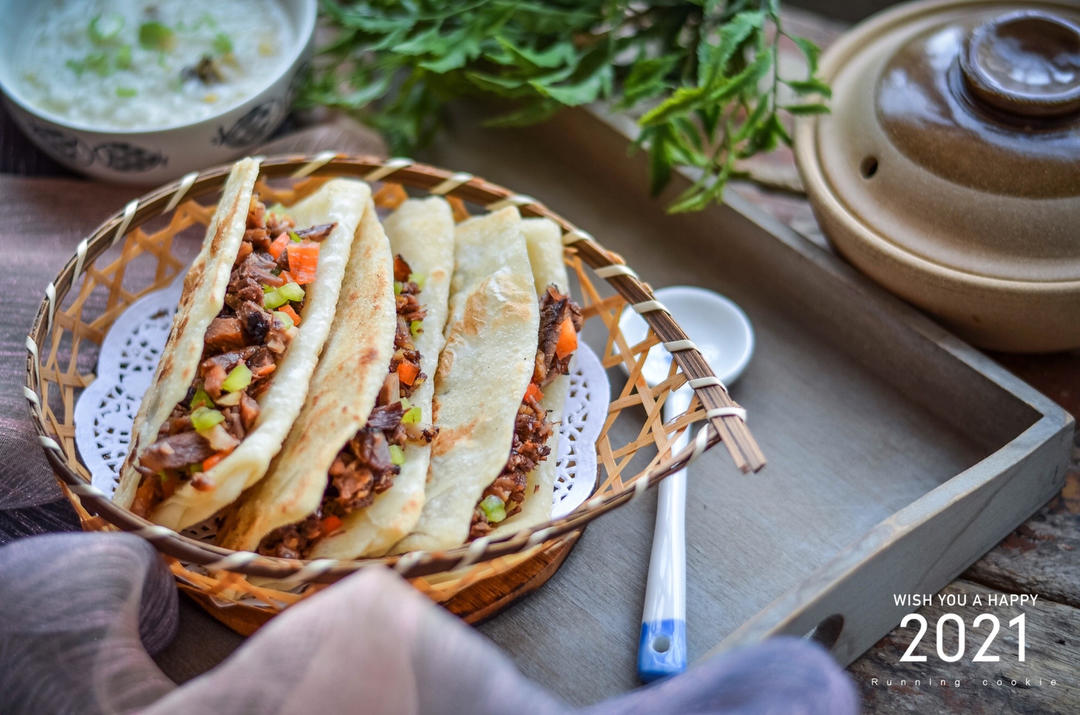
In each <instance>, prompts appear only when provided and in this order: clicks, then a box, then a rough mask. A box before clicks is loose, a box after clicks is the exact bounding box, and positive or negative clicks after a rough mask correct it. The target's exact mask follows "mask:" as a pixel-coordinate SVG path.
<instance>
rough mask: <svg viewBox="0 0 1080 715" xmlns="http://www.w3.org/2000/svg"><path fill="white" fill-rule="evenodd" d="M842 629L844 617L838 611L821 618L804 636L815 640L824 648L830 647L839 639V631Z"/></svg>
mask: <svg viewBox="0 0 1080 715" xmlns="http://www.w3.org/2000/svg"><path fill="white" fill-rule="evenodd" d="M843 630H844V617H843V616H841V615H840V614H839V613H834V614H832V615H831V616H828V617H827V618H825V619H823V620H822V621H821V623H819V624H817V625H816V626H814V627H813V628H812V629H811V630H810V632H809V633H807V634H806V635H805V636H803V637H804V638H806V639H808V640H812V641H817V642H818V643H820V644H821V645H822V646H824V647H825V648H832V647H833V646H834V645H836V641H838V640H840V632H841V631H843Z"/></svg>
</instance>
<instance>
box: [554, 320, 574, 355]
mask: <svg viewBox="0 0 1080 715" xmlns="http://www.w3.org/2000/svg"><path fill="white" fill-rule="evenodd" d="M575 350H577V331H576V330H574V322H573V321H572V320H570V318H565V319H563V322H562V324H561V325H560V326H559V341H558V342H557V343H555V354H556V355H557V356H559V359H560V360H561V359H562V358H564V357H566V356H567V355H569V354H571V353H572V352H574V351H575Z"/></svg>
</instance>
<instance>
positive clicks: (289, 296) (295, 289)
mask: <svg viewBox="0 0 1080 715" xmlns="http://www.w3.org/2000/svg"><path fill="white" fill-rule="evenodd" d="M277 291H278V293H280V294H281V296H282V297H283V298H285V300H291V301H301V300H303V299H304V289H303V288H301V287H300V284H299V283H295V282H294V283H286V284H285V285H283V286H281V287H280V288H278V289H277Z"/></svg>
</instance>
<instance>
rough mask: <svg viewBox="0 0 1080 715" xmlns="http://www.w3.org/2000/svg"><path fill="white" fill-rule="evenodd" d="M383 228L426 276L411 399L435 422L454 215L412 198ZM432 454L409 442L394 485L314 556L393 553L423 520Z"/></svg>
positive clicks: (436, 201)
mask: <svg viewBox="0 0 1080 715" xmlns="http://www.w3.org/2000/svg"><path fill="white" fill-rule="evenodd" d="M384 227H385V228H386V233H387V236H389V238H390V252H391V253H393V254H400V255H401V257H402V258H404V259H405V260H406V261H407V262H408V263H409V265H410V266H411V267H412V269H413V272H414V273H417V274H419V275H421V276H424V278H425V283H424V287H423V290H421V291H420V303H421V304H422V305H423V306H424V308H425V310H426V315H425V317H424V324H423V331H422V332H421V333H420V334H419V335H418V336H416V339H415V341H414V345H415V347H416V349H417V350H419V351H420V369H421V371H422V372H423V373H424V374H425V375H428V376H429V378H428V379H427V380H426V381H425V382H424V383H423V384H421V385H420V386H419V387H417V388H416V390H415V391H414V392H413V393H412V396H411V397H410V398H409V401H410V402H411V403H412V405H413V406H414V407H419V408H420V410H421V418H420V422H421V423H424V424H431V422H432V418H431V398H432V396H433V395H434V392H435V380H434V379H431V376H433V375H434V374H435V369H436V366H437V364H438V360H439V353H440V351H441V350H442V347H443V342H444V337H443V327H444V326H445V324H446V318H447V314H448V312H449V304H448V299H449V293H450V275H451V273H452V272H453V267H454V219H453V216H452V215H451V212H450V205H449V204H448V203H447V202H446V201H445V200H444V199H441V198H438V197H431V198H427V199H409V200H408V201H406V202H405V203H403V204H402V205H401V207H400V208H398V210H397V211H395V212H394V213H393V214H392V215H391V216H390V217H389V218H387V219H386V221H385V223H384ZM384 371H385V367H384ZM430 456H431V446H430V445H427V444H415V443H413V442H409V443H407V444H406V445H405V463H404V464H402V465H401V473H400V474H398V475H397V477H395V478H394V484H393V486H391V487H390V488H389V489H388V490H386V491H385V492H383V493H382V494H380V495H378V496H377V497H375V502H374V503H373V504H372V505H371V506H369V507H367V508H366V509H360V510H357V511H355V512H353V513H351V514H349V515H348V516H347V517H345V521H344V523H343V525H342V528H341V529H340V530H339V531H338V532H336V533H335V534H333V535H331V536H328V537H325V538H323V539H320V540H319V541H317V542H316V543H315V546H314V547H313V548H312V550H311V554H310V556H311V558H335V559H352V558H359V557H363V556H381V555H383V554H385V553H386V552H387V551H389V550H390V547H392V546H393V545H394V544H395V543H397V542H398V541H399V540H400V539H401V538H402V537H404V536H405V535H406V534H408V533H409V532H410V531H412V529H413V527H414V526H415V525H416V522H417V519H419V518H420V512H421V510H422V509H423V507H424V485H425V482H426V480H427V474H428V464H429V459H430Z"/></svg>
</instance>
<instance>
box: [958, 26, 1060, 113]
mask: <svg viewBox="0 0 1080 715" xmlns="http://www.w3.org/2000/svg"><path fill="white" fill-rule="evenodd" d="M959 60H960V70H961V72H962V74H963V77H964V81H965V84H966V85H967V87H968V89H969V91H970V92H971V94H972V95H973V98H975V99H976V100H977V101H979V102H981V103H983V104H985V105H988V106H989V107H991V108H993V109H996V110H998V111H1001V112H1005V113H1007V114H1011V115H1014V116H1016V115H1019V116H1020V117H1057V116H1061V115H1065V114H1070V113H1072V112H1076V111H1077V110H1080V27H1078V26H1077V25H1076V24H1075V23H1073V22H1070V21H1068V20H1066V19H1064V18H1061V17H1058V16H1056V15H1054V14H1051V13H1049V12H1043V11H1040V10H1019V11H1016V12H1010V13H1006V14H1004V15H1000V16H998V17H996V18H993V19H992V20H989V21H987V22H985V23H983V24H981V25H979V26H977V27H975V28H974V29H973V30H972V31H971V32H970V33H969V34H968V35H967V37H966V38H965V40H964V48H963V51H962V52H961V53H960V57H959Z"/></svg>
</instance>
